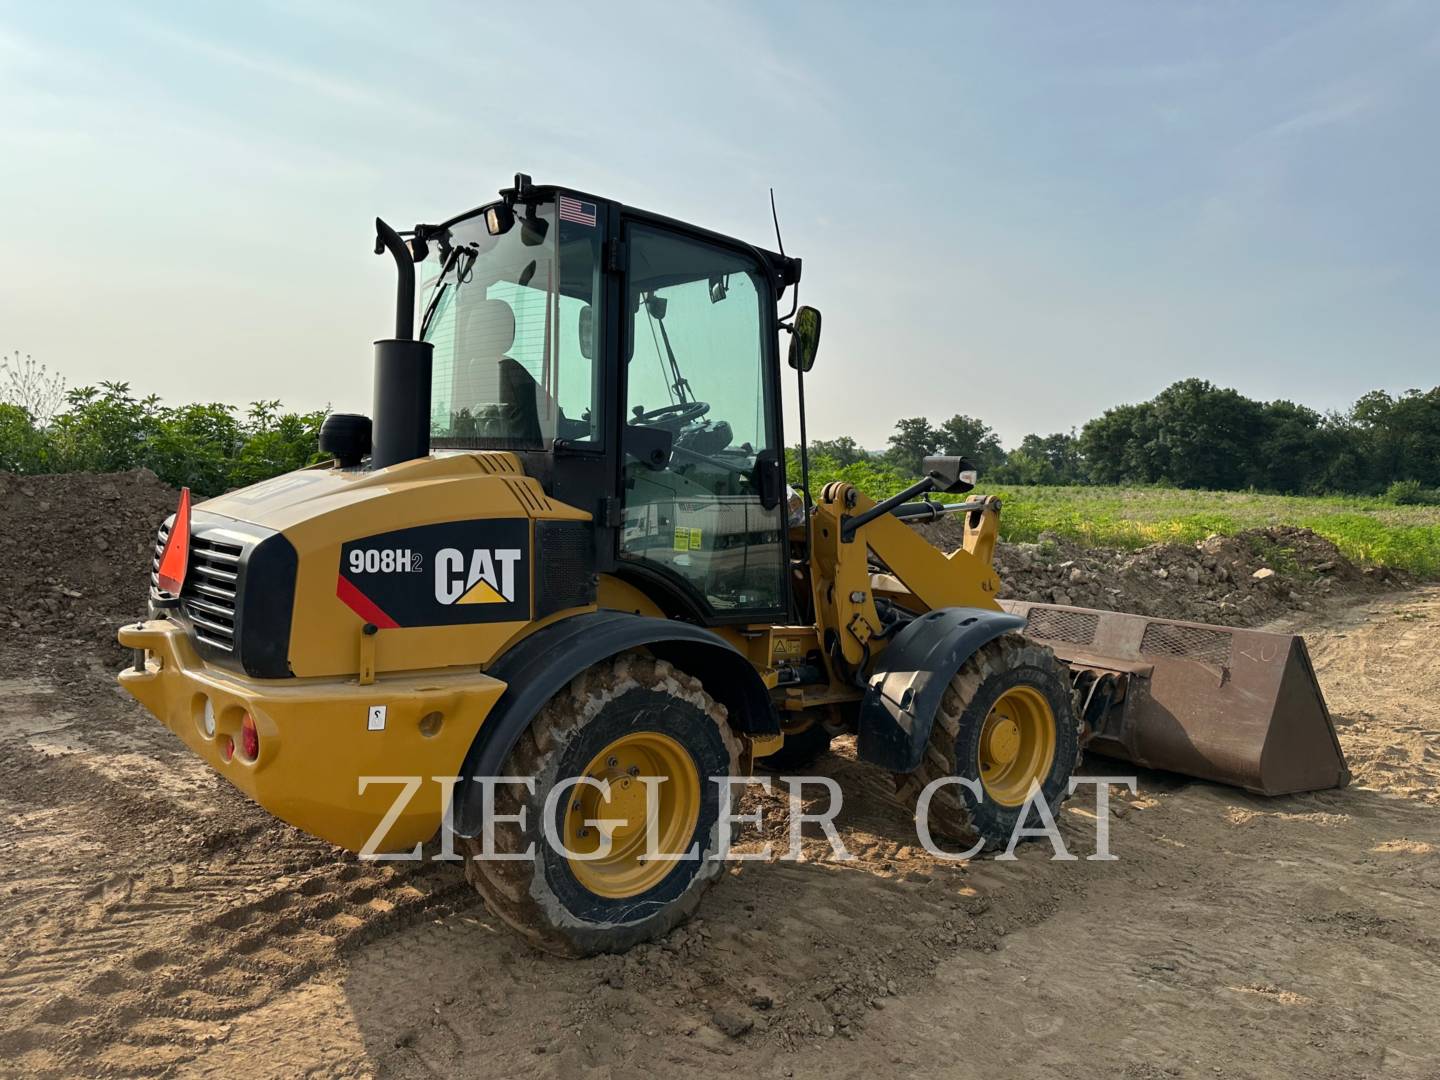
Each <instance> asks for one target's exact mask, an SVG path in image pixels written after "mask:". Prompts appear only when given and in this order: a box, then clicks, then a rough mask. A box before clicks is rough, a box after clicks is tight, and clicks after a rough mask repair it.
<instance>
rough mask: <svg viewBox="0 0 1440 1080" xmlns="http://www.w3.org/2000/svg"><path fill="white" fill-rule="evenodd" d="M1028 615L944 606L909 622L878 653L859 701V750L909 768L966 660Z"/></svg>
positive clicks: (895, 767)
mask: <svg viewBox="0 0 1440 1080" xmlns="http://www.w3.org/2000/svg"><path fill="white" fill-rule="evenodd" d="M1024 625H1025V620H1024V619H1022V618H1020V617H1018V616H1016V615H1007V614H1006V613H1005V612H1003V611H989V610H987V609H985V608H960V607H956V608H940V609H938V610H935V611H931V612H928V613H926V614H924V615H922V616H920V617H919V618H918V619H915V620H914V621H913V622H911V623H909V624H908V625H907V626H906V627H905V628H904V629H903V630H901V631H900V633H898V634H896V635H895V640H894V641H893V642H891V643H890V645H889V647H888V648H886V650H885V651H884V652H883V653H881V654H880V659H879V660H877V661H876V663H875V666H874V668H873V669H872V671H871V673H870V677H869V687H868V688H867V689H866V691H865V697H864V699H863V700H862V701H861V702H860V731H859V735H858V737H857V738H856V741H855V752H856V754H857V755H858V756H859V757H860V759H861V760H862V761H868V762H871V763H872V764H875V765H878V766H880V767H881V768H882V769H888V770H890V771H891V772H911V771H913V770H914V769H915V768H917V767H918V766H919V764H920V761H921V758H922V757H923V756H924V754H925V744H926V743H927V742H929V740H930V728H931V725H932V724H934V722H935V711H936V710H937V709H938V708H939V707H940V699H941V697H943V696H944V694H945V688H946V687H947V686H949V685H950V680H951V679H952V678H953V677H954V675H955V673H956V672H957V671H959V670H960V667H961V665H962V664H964V663H965V661H966V660H968V659H970V657H971V656H973V655H974V654H975V650H977V649H979V648H980V647H981V646H982V645H985V644H987V643H989V642H991V641H994V640H995V639H996V638H997V637H999V636H1000V635H1001V634H1006V633H1010V632H1011V631H1014V630H1019V629H1021V628H1022V627H1023V626H1024Z"/></svg>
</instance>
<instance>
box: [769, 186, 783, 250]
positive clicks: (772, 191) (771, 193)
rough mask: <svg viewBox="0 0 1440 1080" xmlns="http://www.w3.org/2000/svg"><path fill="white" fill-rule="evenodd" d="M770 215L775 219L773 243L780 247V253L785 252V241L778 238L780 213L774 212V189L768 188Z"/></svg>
mask: <svg viewBox="0 0 1440 1080" xmlns="http://www.w3.org/2000/svg"><path fill="white" fill-rule="evenodd" d="M770 216H771V218H773V219H774V221H775V243H776V244H778V245H779V247H780V254H781V255H784V254H785V241H784V240H781V239H780V215H779V214H777V213H776V212H775V189H774V188H773V187H772V188H771V189H770Z"/></svg>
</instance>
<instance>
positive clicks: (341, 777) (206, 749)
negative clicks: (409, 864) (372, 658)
mask: <svg viewBox="0 0 1440 1080" xmlns="http://www.w3.org/2000/svg"><path fill="white" fill-rule="evenodd" d="M118 637H119V640H120V644H122V645H124V646H126V647H127V648H131V649H137V650H143V651H144V652H143V655H144V667H143V669H141V668H138V667H131V668H128V669H126V670H125V671H122V672H121V673H120V676H119V679H120V685H121V686H122V687H124V688H125V690H127V691H128V692H129V693H130V694H132V695H133V696H134V697H135V698H136V699H137V700H138V701H139V702H140V703H141V704H142V705H144V706H145V707H146V708H147V709H149V710H150V711H151V712H152V713H154V714H155V715H156V716H157V717H159V718H160V720H161V721H162V722H163V723H164V724H165V726H166V727H168V728H169V729H170V730H171V731H173V732H174V733H175V734H176V735H178V736H180V738H181V740H182V741H183V742H184V743H185V745H187V746H188V747H190V749H191V750H193V751H195V753H197V754H199V755H200V756H201V757H202V758H204V759H205V760H206V761H207V762H208V763H209V764H210V766H211V767H212V768H213V769H215V771H216V772H218V773H220V774H221V775H222V776H224V777H225V778H226V779H227V780H229V781H230V782H231V783H232V784H234V785H235V786H236V787H237V788H239V789H240V790H241V791H243V792H244V793H245V794H246V795H248V796H250V798H252V799H254V800H255V801H256V802H257V803H259V804H260V805H261V806H263V807H264V808H265V809H266V810H268V811H269V812H270V813H272V814H274V815H275V816H276V817H278V818H280V819H281V820H283V821H287V822H289V823H290V824H291V825H294V826H295V827H296V828H299V829H303V830H304V831H305V832H308V833H311V834H313V835H315V836H318V837H321V838H322V839H324V840H328V841H330V842H331V843H334V844H339V845H340V846H341V847H344V848H348V849H349V850H351V851H360V850H361V849H362V848H364V847H365V846H366V844H367V843H368V842H371V838H372V834H374V833H375V831H376V828H377V827H378V826H379V825H380V823H381V822H382V820H383V819H384V818H385V817H386V815H387V813H388V812H389V811H390V810H391V809H392V808H393V807H394V806H395V804H396V803H397V801H398V800H399V798H400V796H401V795H402V794H403V793H404V790H405V781H406V780H407V779H413V781H414V782H415V783H416V784H417V785H418V786H416V787H415V788H414V791H413V794H412V795H411V797H410V798H409V799H408V801H406V802H405V804H404V806H403V808H402V809H401V810H400V811H399V814H398V816H397V817H396V818H395V820H394V822H393V823H392V824H391V825H390V826H389V828H388V829H387V830H386V832H385V834H384V836H383V839H382V840H381V841H380V842H379V843H378V844H376V845H374V846H373V847H372V850H378V851H402V850H405V849H408V848H413V847H414V846H415V845H416V844H417V843H420V842H422V841H424V840H427V839H429V838H430V837H431V836H433V835H434V833H435V831H436V829H438V828H439V826H440V821H441V818H442V816H443V812H444V808H443V806H442V805H441V800H442V797H443V796H444V795H445V793H446V786H445V785H444V784H442V783H439V782H438V781H437V780H436V779H435V778H436V777H453V776H458V775H459V771H458V770H459V769H460V767H461V763H462V762H463V761H464V759H465V754H466V751H467V750H469V748H470V744H471V742H473V741H474V738H475V734H476V732H477V731H478V730H479V729H480V725H481V723H482V722H483V721H484V719H485V717H486V716H487V715H488V714H489V712H490V710H491V708H492V707H493V706H494V704H495V702H496V701H497V700H498V699H499V697H500V695H501V694H502V693H503V692H504V690H505V684H504V683H503V682H500V681H499V680H498V679H492V678H490V677H488V676H486V675H482V674H480V673H478V672H475V671H467V672H461V673H458V674H439V675H436V674H428V675H406V676H402V677H393V678H380V679H377V680H376V681H375V682H374V683H373V684H371V685H369V686H361V685H360V684H359V682H358V680H356V679H347V680H341V679H252V678H248V677H246V676H242V675H239V674H237V673H234V672H231V671H227V670H224V669H221V668H217V667H214V666H213V665H207V664H206V663H205V662H204V661H203V660H202V659H201V658H200V656H199V655H198V654H197V653H196V651H195V647H194V645H193V644H192V642H191V641H190V639H189V637H188V635H187V634H186V633H185V631H184V630H183V628H181V627H180V626H178V625H176V624H175V623H172V622H170V621H168V620H165V619H152V620H150V621H147V622H142V623H132V624H130V625H129V626H125V627H122V628H121V629H120V631H119V634H118ZM139 655H140V654H139V653H137V656H139ZM207 702H208V703H209V705H210V707H211V711H212V714H213V716H214V722H215V733H214V734H213V735H207V734H206V732H205V719H204V718H205V707H206V704H207ZM380 709H383V710H384V721H383V723H384V726H383V728H377V727H374V726H372V724H373V723H374V722H373V721H372V720H371V717H372V715H373V714H374V713H375V712H376V711H378V710H380ZM246 712H248V713H249V714H250V715H251V716H252V717H254V720H255V725H256V728H257V730H258V731H259V735H260V752H259V754H258V756H257V757H256V759H255V760H254V761H246V760H243V759H242V755H241V754H240V753H239V752H237V753H235V754H234V755H233V756H232V757H231V758H230V759H229V760H226V758H225V756H224V755H223V753H222V747H223V746H224V744H225V741H226V739H227V737H228V738H229V739H232V740H234V743H235V745H236V746H237V747H238V746H239V744H240V725H241V721H242V718H243V716H244V714H245V713H246ZM436 714H438V716H437V715H436ZM422 720H423V721H424V723H423V724H422ZM366 778H369V780H368V782H365V780H366ZM362 784H363V786H364V790H363V791H362V790H361V787H362Z"/></svg>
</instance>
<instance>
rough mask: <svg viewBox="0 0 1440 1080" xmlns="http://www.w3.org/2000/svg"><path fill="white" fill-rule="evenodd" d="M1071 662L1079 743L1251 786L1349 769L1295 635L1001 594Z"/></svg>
mask: <svg viewBox="0 0 1440 1080" xmlns="http://www.w3.org/2000/svg"><path fill="white" fill-rule="evenodd" d="M1002 605H1003V606H1004V607H1005V609H1006V610H1007V611H1009V612H1011V613H1012V614H1014V615H1016V616H1019V617H1021V618H1023V619H1024V630H1023V633H1024V634H1025V635H1026V636H1027V637H1030V638H1032V639H1034V640H1035V641H1038V642H1042V643H1043V644H1046V645H1049V646H1050V647H1051V648H1052V649H1054V650H1055V654H1056V655H1057V656H1059V657H1060V658H1061V659H1062V660H1064V661H1066V663H1068V664H1069V665H1070V668H1071V671H1072V672H1073V673H1074V675H1075V680H1076V683H1077V686H1079V688H1080V690H1081V693H1082V698H1083V699H1084V700H1085V702H1086V708H1085V719H1086V726H1087V738H1088V741H1087V746H1088V747H1089V748H1090V749H1093V750H1095V751H1097V752H1098V753H1101V754H1107V755H1110V756H1111V757H1117V758H1121V759H1123V760H1125V761H1131V762H1134V763H1135V764H1137V765H1143V766H1145V767H1146V768H1152V769H1168V770H1170V771H1171V772H1177V773H1184V774H1186V775H1189V776H1196V777H1199V778H1201V779H1204V780H1213V781H1215V782H1216V783H1221V784H1231V785H1234V786H1235V787H1240V788H1244V789H1245V790H1246V791H1253V792H1255V793H1257V794H1261V795H1287V794H1292V793H1294V792H1299V791H1319V790H1323V789H1325V788H1333V787H1343V786H1344V785H1345V784H1347V783H1349V781H1350V771H1349V769H1348V768H1347V767H1346V765H1345V756H1344V753H1343V752H1342V751H1341V749H1340V740H1339V738H1338V737H1337V736H1336V734H1335V724H1334V722H1333V721H1332V720H1331V718H1330V711H1329V709H1327V708H1326V705H1325V697H1324V695H1323V694H1322V693H1321V691H1320V684H1319V683H1318V682H1317V681H1316V679H1315V672H1314V670H1313V669H1312V667H1311V664H1310V654H1309V653H1308V652H1307V651H1306V648H1305V641H1304V639H1303V638H1301V637H1299V636H1297V635H1295V634H1273V633H1268V632H1266V631H1263V630H1246V629H1241V628H1238V627H1229V626H1211V625H1209V624H1206V623H1192V622H1178V621H1175V620H1171V619H1151V618H1147V617H1146V616H1143V615H1127V614H1122V613H1120V612H1114V611H1097V610H1092V609H1090V608H1076V607H1063V606H1060V605H1053V604H1030V603H1024V602H1019V601H1002Z"/></svg>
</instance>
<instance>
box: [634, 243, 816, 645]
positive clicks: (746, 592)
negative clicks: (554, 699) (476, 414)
mask: <svg viewBox="0 0 1440 1080" xmlns="http://www.w3.org/2000/svg"><path fill="white" fill-rule="evenodd" d="M625 250H626V254H627V270H626V275H625V297H624V305H623V308H622V321H623V338H622V347H621V368H622V373H621V387H622V397H623V401H624V418H625V422H624V425H623V428H622V431H623V436H622V455H623V456H622V462H621V483H622V506H623V524H622V528H621V536H620V562H621V567H622V572H625V571H629V573H630V575H631V576H634V577H638V578H640V579H642V580H641V582H640V584H641V585H642V587H646V585H647V581H646V580H645V579H649V580H648V585H649V586H651V587H650V588H649V589H647V591H651V592H652V594H653V593H654V592H655V591H661V592H669V593H671V594H672V596H674V597H675V598H677V599H678V598H683V600H684V602H685V606H688V607H690V608H691V609H692V611H693V612H694V613H696V614H698V615H699V616H700V617H701V618H702V620H703V621H705V622H709V623H718V622H730V621H745V620H752V619H764V618H776V617H779V616H781V615H782V614H783V613H784V611H785V609H786V607H787V604H786V600H785V596H786V591H785V518H784V505H785V500H784V498H783V495H784V490H785V489H784V481H783V469H782V466H781V462H782V460H783V458H782V456H781V443H780V438H781V436H780V414H779V407H778V406H779V402H778V400H777V397H778V395H777V393H776V391H777V379H778V360H777V356H776V352H777V347H776V346H777V342H776V338H777V335H776V330H775V316H774V311H775V299H774V294H773V290H772V286H771V284H770V279H769V277H768V276H767V275H766V273H765V270H764V269H763V268H762V266H761V265H760V263H759V262H758V260H757V259H756V257H755V256H754V255H753V254H752V253H750V252H748V251H746V250H745V249H742V248H732V247H730V246H727V245H722V244H719V243H715V242H712V241H709V240H706V239H702V238H700V237H697V236H694V235H691V234H688V233H682V232H679V231H677V230H672V229H668V228H665V227H663V226H660V225H658V224H650V223H642V222H639V221H635V222H631V223H629V224H628V225H627V227H626V229H625ZM667 451H668V453H667Z"/></svg>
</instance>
